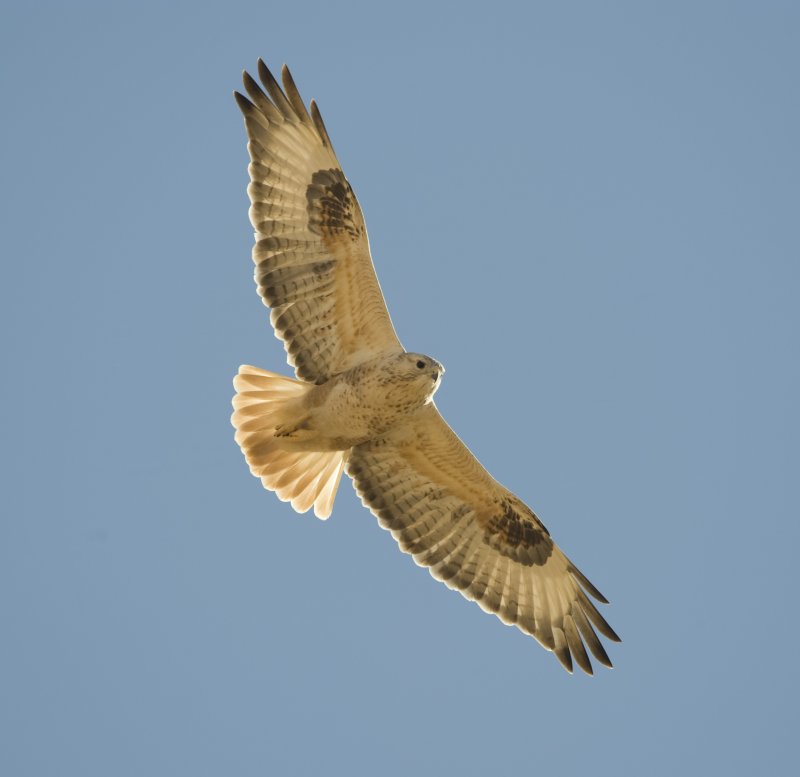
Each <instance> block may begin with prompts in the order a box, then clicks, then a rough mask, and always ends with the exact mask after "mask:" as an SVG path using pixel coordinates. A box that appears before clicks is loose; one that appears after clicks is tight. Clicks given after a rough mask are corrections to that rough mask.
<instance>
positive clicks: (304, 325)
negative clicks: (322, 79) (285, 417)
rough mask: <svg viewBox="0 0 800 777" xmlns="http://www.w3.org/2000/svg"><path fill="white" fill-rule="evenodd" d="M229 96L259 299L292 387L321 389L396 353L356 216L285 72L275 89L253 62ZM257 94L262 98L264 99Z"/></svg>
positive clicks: (314, 116)
mask: <svg viewBox="0 0 800 777" xmlns="http://www.w3.org/2000/svg"><path fill="white" fill-rule="evenodd" d="M258 73H259V77H260V78H261V83H262V85H263V89H262V87H261V86H259V85H258V84H257V83H256V81H255V80H254V79H253V78H252V77H251V76H250V75H249V74H248V73H245V74H244V87H245V91H246V92H247V94H248V95H249V98H250V99H248V98H247V97H245V96H244V95H242V94H239V93H238V92H236V93H235V97H236V101H237V103H238V104H239V108H240V109H241V111H242V113H243V114H244V123H245V127H246V129H247V136H248V139H249V143H248V144H247V148H248V151H249V152H250V159H251V162H250V168H249V170H250V179H251V183H250V186H249V187H248V194H249V195H250V201H251V207H250V221H251V222H252V224H253V227H254V229H255V230H256V232H255V239H256V244H255V247H254V248H253V261H254V262H255V265H256V270H255V278H256V283H257V284H258V293H259V294H260V295H261V297H262V299H263V301H264V304H266V305H268V306H269V307H271V308H272V313H271V316H270V320H271V322H272V325H273V326H274V327H275V333H276V335H277V336H278V337H279V338H280V339H282V340H283V341H284V346H285V348H286V350H287V352H288V354H289V356H288V359H289V363H290V364H291V365H292V366H293V367H294V368H295V372H296V374H297V377H298V378H302V379H303V380H307V381H311V382H313V383H324V382H325V381H326V380H327V379H328V378H329V377H330V376H331V375H335V374H336V373H338V372H341V371H343V370H346V369H348V368H349V367H352V366H354V365H356V364H358V363H360V362H362V361H365V360H366V359H370V358H373V357H375V356H379V355H381V354H388V353H393V352H398V351H402V350H403V348H402V346H401V345H400V341H399V340H398V339H397V335H396V334H395V331H394V328H393V326H392V322H391V319H390V318H389V312H388V310H387V309H386V303H385V301H384V299H383V294H381V289H380V286H379V285H378V279H377V277H376V276H375V270H374V269H373V266H372V259H371V257H370V253H369V241H368V239H367V230H366V226H365V225H364V217H363V215H362V213H361V208H360V207H359V205H358V201H357V200H356V196H355V194H354V193H353V189H352V188H351V186H350V184H349V183H348V181H347V179H346V178H345V177H344V173H342V169H341V167H340V165H339V162H338V160H337V159H336V154H335V153H334V151H333V147H332V145H331V141H330V138H329V137H328V133H327V131H326V129H325V125H324V124H323V123H322V117H321V116H320V114H319V110H318V109H317V106H316V104H315V103H314V101H313V100H312V101H311V112H310V113H309V112H308V111H307V110H306V107H305V105H304V103H303V100H302V98H301V97H300V94H299V93H298V91H297V87H296V86H295V84H294V81H293V80H292V76H291V74H290V73H289V70H288V68H286V67H285V66H284V68H283V71H282V73H281V76H282V80H283V89H281V87H280V86H279V85H278V83H277V81H276V80H275V78H274V77H273V75H272V73H270V71H269V70H268V69H267V67H266V65H264V63H263V62H262V61H261V60H259V62H258ZM264 90H266V91H264Z"/></svg>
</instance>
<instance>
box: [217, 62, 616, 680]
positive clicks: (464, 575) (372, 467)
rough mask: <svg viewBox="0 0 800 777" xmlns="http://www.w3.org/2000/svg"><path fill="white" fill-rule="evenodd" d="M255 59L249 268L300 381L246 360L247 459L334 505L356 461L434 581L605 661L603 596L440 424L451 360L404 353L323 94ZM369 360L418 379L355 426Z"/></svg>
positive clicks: (572, 652)
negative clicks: (401, 397)
mask: <svg viewBox="0 0 800 777" xmlns="http://www.w3.org/2000/svg"><path fill="white" fill-rule="evenodd" d="M258 72H259V76H260V78H261V82H262V84H263V90H262V88H261V87H260V86H259V85H258V84H257V83H256V81H255V80H254V79H253V78H251V77H250V76H249V75H248V74H247V73H245V74H244V86H245V90H246V91H247V94H248V96H249V99H248V98H246V97H244V96H243V95H241V94H238V93H236V100H237V102H238V104H239V107H240V108H241V110H242V113H243V114H244V118H245V126H246V128H247V133H248V137H249V143H248V149H249V152H250V157H251V164H250V177H251V184H250V186H249V187H248V193H249V195H250V199H251V202H252V206H251V208H250V219H251V222H252V224H253V226H254V228H255V230H256V233H255V237H256V245H255V247H254V249H253V260H254V262H255V264H256V271H255V277H256V283H257V284H258V292H259V294H260V295H261V297H262V299H263V300H264V303H265V304H266V305H268V306H269V307H271V308H272V314H271V321H272V324H273V326H274V327H275V332H276V335H277V336H278V337H280V338H281V339H282V340H283V341H284V345H285V347H286V350H287V352H288V354H289V356H288V358H289V362H290V364H292V365H293V366H294V367H295V372H296V375H297V378H299V379H300V380H299V381H293V380H291V379H288V378H282V377H280V376H276V375H273V374H272V373H268V372H265V371H262V370H258V369H257V368H253V367H243V368H242V369H241V370H240V374H239V376H237V379H236V381H235V385H236V388H237V396H236V398H235V400H234V407H235V408H236V412H235V413H234V416H233V422H234V425H235V426H236V428H237V435H236V439H237V442H239V444H240V445H241V447H242V449H243V451H244V453H245V455H246V456H247V460H248V463H249V464H250V467H251V471H252V472H253V474H255V475H257V476H258V477H260V478H261V479H262V482H263V483H264V485H265V487H267V488H269V489H271V490H274V491H276V493H277V494H278V496H280V498H282V499H287V500H291V501H292V504H293V506H294V507H295V508H296V509H298V510H301V511H305V510H307V509H309V508H310V507H311V506H312V505H313V506H314V509H315V512H316V513H317V515H319V516H320V517H327V516H328V515H329V514H330V510H331V509H332V506H333V499H334V497H335V492H336V487H337V486H338V482H339V477H340V476H341V472H342V469H343V468H344V467H345V466H346V471H347V473H348V475H350V477H351V478H352V479H353V481H354V484H355V487H356V490H357V491H358V493H359V495H360V496H361V499H362V501H363V502H364V504H365V505H366V506H368V507H369V508H370V509H371V510H372V512H373V513H374V514H375V515H376V516H377V517H378V520H379V522H380V524H381V526H383V527H384V528H385V529H387V530H389V531H391V533H392V536H393V537H394V538H395V539H396V540H397V542H398V543H399V545H400V548H401V549H402V550H403V551H405V552H406V553H410V554H411V555H412V556H413V557H414V560H415V561H416V562H417V563H418V564H419V565H421V566H425V567H428V568H429V569H430V572H431V574H432V575H433V576H434V577H435V578H437V579H438V580H441V581H443V582H444V583H445V584H446V585H448V586H449V587H450V588H454V589H456V590H459V591H460V592H461V593H462V594H463V595H464V596H465V597H466V598H467V599H471V600H473V601H476V602H477V603H478V604H479V605H480V606H481V607H482V608H483V609H484V610H486V611H487V612H491V613H494V614H496V615H497V616H498V617H499V618H500V619H501V620H503V622H505V623H509V624H514V625H516V626H517V627H518V628H519V629H520V630H521V631H523V632H525V633H526V634H530V635H532V636H534V637H535V638H536V639H537V640H538V641H539V642H540V643H541V644H542V645H543V646H544V647H545V648H547V649H548V650H551V651H553V652H554V653H555V655H556V656H557V658H558V659H559V661H560V662H561V663H562V665H563V666H564V667H565V668H566V669H567V670H568V671H572V665H573V660H574V661H575V663H577V664H578V666H580V667H581V668H582V669H583V670H584V671H586V672H588V673H590V674H591V672H592V666H591V662H590V660H589V656H588V653H587V651H586V648H587V647H588V648H589V651H590V652H591V653H592V654H593V655H594V656H595V658H596V659H597V660H598V661H600V662H601V663H603V664H605V665H606V666H611V662H610V660H609V658H608V655H607V654H606V651H605V649H604V648H603V645H602V644H601V642H600V640H599V639H598V637H597V635H596V633H595V629H597V630H598V631H599V632H600V633H601V634H603V635H604V636H606V637H607V638H608V639H611V640H614V641H618V639H619V638H618V637H617V635H616V634H615V633H614V631H613V630H612V629H611V627H610V626H609V625H608V624H607V623H606V621H605V620H604V619H603V617H602V616H601V615H600V613H599V612H598V610H597V608H596V607H595V606H594V605H593V604H592V602H591V601H590V599H589V596H587V593H588V594H589V595H591V596H593V597H594V598H595V599H597V600H599V601H601V602H606V600H605V598H604V597H603V596H602V595H601V594H600V592H599V591H598V590H597V589H596V588H595V587H594V586H593V585H592V584H591V583H590V582H589V581H588V580H587V579H586V578H585V577H584V576H583V574H581V572H579V571H578V570H577V569H576V568H575V567H574V565H573V564H572V563H571V562H570V561H569V559H567V557H566V556H565V555H564V554H563V553H562V552H561V550H560V549H559V548H558V546H557V545H556V544H555V543H554V542H553V540H552V539H551V537H550V535H549V533H548V531H547V529H546V528H545V527H544V526H543V525H542V523H541V522H540V521H539V519H538V518H537V516H536V515H535V514H534V513H533V511H532V510H530V509H529V508H528V507H527V506H526V505H525V504H524V503H523V502H522V501H521V500H520V499H519V498H518V497H516V496H515V495H514V494H512V493H511V492H510V491H508V490H507V489H506V488H504V487H503V486H501V485H500V484H499V483H497V481H495V480H494V479H493V478H492V477H491V476H490V475H489V473H488V472H487V471H486V470H485V469H484V468H483V467H482V466H481V464H480V462H478V460H477V459H476V458H475V457H474V456H473V455H472V453H470V451H469V450H468V449H467V447H466V446H465V445H464V444H463V443H462V442H461V440H459V438H458V437H457V436H456V435H455V433H454V432H453V431H452V430H451V429H450V427H449V426H448V425H447V424H446V423H445V421H444V419H443V418H442V417H441V415H440V414H439V412H438V410H437V409H436V407H435V405H434V404H433V403H432V401H431V397H432V395H433V393H434V392H435V390H436V388H437V387H438V381H439V379H440V378H441V372H442V371H443V370H442V368H441V365H438V362H436V361H435V360H431V359H430V358H429V357H424V356H419V357H417V355H413V354H411V355H406V354H405V353H404V351H403V348H402V345H401V344H400V342H399V340H398V338H397V336H396V334H395V331H394V328H393V326H392V322H391V319H390V318H389V313H388V311H387V309H386V305H385V302H384V300H383V295H382V294H381V291H380V287H379V285H378V281H377V278H376V276H375V272H374V269H373V266H372V260H371V257H370V252H369V243H368V239H367V232H366V227H365V224H364V218H363V215H362V213H361V208H360V207H359V205H358V201H357V200H356V198H355V194H354V193H353V190H352V188H351V187H350V184H349V183H348V182H347V180H346V178H345V177H344V174H343V173H342V170H341V167H340V165H339V162H338V160H337V159H336V156H335V154H334V151H333V147H332V145H331V142H330V138H329V136H328V133H327V130H326V129H325V126H324V124H323V122H322V118H321V116H320V114H319V111H318V109H317V106H316V104H315V103H314V102H313V101H312V102H311V111H310V113H309V112H308V111H307V110H306V108H305V106H304V104H303V101H302V99H301V97H300V95H299V93H298V91H297V88H296V86H295V84H294V81H293V80H292V77H291V75H290V74H289V71H288V69H287V68H286V67H285V66H284V68H283V71H282V80H283V89H281V87H280V86H279V85H278V83H277V82H276V80H275V79H274V78H273V76H272V74H271V73H270V72H269V70H268V69H267V67H266V66H265V65H264V63H263V62H262V61H260V60H259V63H258ZM406 358H407V359H410V362H409V363H408V364H405V363H402V364H401V362H398V361H397V360H398V359H400V360H402V359H406ZM415 360H416V365H417V367H418V368H419V370H420V371H421V372H420V373H419V375H417V374H416V373H414V365H413V362H414V361H415ZM365 364H369V365H372V366H370V367H369V370H371V372H370V374H371V375H372V378H371V379H373V380H374V378H375V375H377V376H378V378H379V379H380V376H381V375H383V374H387V375H388V372H386V371H387V370H389V367H388V366H387V365H394V366H393V367H392V368H391V369H396V370H399V372H398V373H397V374H401V373H402V372H403V370H406V371H407V372H408V375H405V377H403V380H404V381H407V383H408V385H409V386H412V385H413V386H416V388H413V389H411V388H409V389H408V392H410V393H407V396H408V397H409V398H410V399H409V404H408V408H409V409H408V410H407V411H404V414H403V415H402V417H401V419H400V420H399V421H398V420H396V419H395V415H396V413H395V415H392V416H391V422H389V421H387V423H386V424H384V425H383V426H381V424H380V423H377V424H376V422H375V421H374V419H373V421H371V422H370V423H372V426H370V425H369V424H367V425H366V426H364V429H366V430H367V431H361V432H359V433H358V434H357V435H356V433H355V432H353V434H354V435H355V436H353V437H352V438H347V437H346V434H345V433H343V432H342V422H343V420H344V421H345V422H346V421H347V419H348V418H349V416H347V413H352V412H353V411H352V409H347V408H351V407H352V404H353V402H354V401H355V399H356V398H357V397H359V396H364V393H363V392H364V391H366V390H368V389H369V390H372V388H370V387H369V386H367V385H366V384H359V382H358V381H359V380H360V378H359V375H362V374H365V369H366V368H365V367H363V366H361V365H365ZM423 364H424V370H423ZM397 365H400V366H399V367H398V366H397ZM426 371H427V372H426ZM423 372H424V375H423ZM428 372H431V375H430V376H428ZM392 380H394V378H392ZM398 380H399V379H398ZM426 380H427V381H428V383H430V381H433V382H432V383H430V385H428V383H426V382H425V381H426ZM378 382H380V380H379V381H378ZM383 382H384V384H388V383H389V382H390V379H389V378H388V377H387V378H386V380H384V381H383ZM312 384H313V385H312ZM405 385H406V384H405V383H404V384H403V386H405ZM401 388H402V387H401ZM376 390H377V389H376ZM402 390H403V391H406V389H405V388H402ZM359 391H360V392H361V393H360V394H359V393H358V392H359ZM415 392H416V393H415ZM371 396H372V395H371ZM378 396H379V395H378V394H375V395H374V396H373V397H372V398H373V399H374V398H375V397H378ZM380 396H384V395H383V394H381V395H380ZM331 397H333V399H331ZM334 400H335V401H334ZM348 403H349V404H348ZM404 407H405V406H404ZM326 413H327V415H326ZM343 414H344V415H343ZM377 417H378V421H380V415H378V416H377ZM388 417H389V415H388V409H387V418H388ZM355 418H356V416H355V415H353V419H355ZM358 418H359V419H360V418H361V416H358ZM352 426H353V428H356V427H357V424H355V423H354V424H353V425H352ZM384 427H385V428H384ZM334 428H336V429H337V431H336V433H335V434H334V432H333V429H334ZM344 428H345V429H347V428H349V427H348V424H347V423H344ZM359 428H360V427H359ZM370 429H376V430H379V431H376V432H369V430H370ZM334 448H336V450H334Z"/></svg>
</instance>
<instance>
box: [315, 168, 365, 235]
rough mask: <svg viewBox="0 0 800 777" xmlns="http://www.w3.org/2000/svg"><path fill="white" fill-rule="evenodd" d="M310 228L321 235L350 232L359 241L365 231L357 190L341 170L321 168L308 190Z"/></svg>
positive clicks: (347, 233)
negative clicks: (356, 194)
mask: <svg viewBox="0 0 800 777" xmlns="http://www.w3.org/2000/svg"><path fill="white" fill-rule="evenodd" d="M306 201H307V202H308V218H309V229H310V230H311V231H312V232H313V233H314V234H317V235H333V236H337V237H339V236H344V235H347V236H349V237H350V239H351V240H352V241H353V242H355V241H357V240H359V239H360V238H361V236H362V233H363V228H362V226H361V225H360V223H357V222H360V221H361V219H360V218H357V209H358V205H357V204H356V197H355V194H353V189H352V188H351V186H350V184H349V183H348V182H347V179H346V178H345V177H344V173H343V172H342V171H341V170H337V169H331V170H317V172H316V173H314V175H312V176H311V183H310V184H309V186H308V188H307V189H306Z"/></svg>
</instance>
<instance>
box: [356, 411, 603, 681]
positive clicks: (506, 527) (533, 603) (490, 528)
mask: <svg viewBox="0 0 800 777" xmlns="http://www.w3.org/2000/svg"><path fill="white" fill-rule="evenodd" d="M347 469H348V474H349V475H350V477H351V478H353V481H354V483H355V487H356V490H357V491H358V494H359V496H360V497H361V500H362V501H363V502H364V504H365V505H366V506H367V507H369V508H370V510H371V511H372V512H373V513H374V514H375V515H376V516H377V518H378V521H379V522H380V524H381V526H382V527H383V528H384V529H387V530H389V531H391V533H392V536H393V537H394V538H395V540H397V542H398V543H399V545H400V549H401V550H403V551H404V552H406V553H410V554H411V555H412V556H413V557H414V560H415V561H416V562H417V564H419V565H420V566H424V567H429V569H430V573H431V574H432V575H433V576H434V577H435V578H436V579H437V580H441V581H442V582H443V583H445V585H447V586H449V587H450V588H454V589H456V590H458V591H460V592H461V593H462V594H463V595H464V596H465V597H466V598H467V599H471V600H473V601H475V602H477V603H478V604H479V605H480V606H481V607H482V608H483V609H484V610H486V612H490V613H494V614H496V615H497V616H498V617H499V618H500V619H501V620H502V621H503V622H504V623H508V624H514V625H516V626H517V627H518V628H519V629H520V630H521V631H523V632H525V633H526V634H530V635H532V636H533V637H535V638H536V639H537V640H538V641H539V642H540V643H541V644H542V645H543V646H544V647H545V648H547V649H548V650H551V651H553V652H554V653H555V654H556V656H557V657H558V660H559V661H560V662H561V663H562V665H563V666H564V668H565V669H567V671H570V672H571V671H572V661H573V659H574V660H575V662H576V663H577V664H578V665H579V666H580V667H581V669H583V670H584V671H585V672H587V673H589V674H591V673H592V665H591V662H590V660H589V656H588V654H587V652H586V647H588V648H589V650H590V651H591V652H592V653H593V654H594V656H595V657H596V658H597V660H598V661H600V663H602V664H605V665H606V666H611V661H610V660H609V658H608V655H607V654H606V651H605V649H604V648H603V645H602V644H601V642H600V640H599V639H598V637H597V634H596V633H595V630H594V629H595V628H596V629H597V630H598V631H599V632H600V633H601V634H603V635H605V636H606V637H608V638H609V639H611V640H614V641H618V640H619V637H617V635H616V634H615V633H614V631H613V629H612V628H611V627H610V626H609V625H608V623H606V621H605V619H604V618H603V616H602V615H600V613H599V612H598V611H597V608H596V607H595V606H594V604H592V602H591V601H590V599H589V597H588V596H587V593H588V594H591V595H592V596H593V597H594V598H595V599H597V600H598V601H601V602H604V603H606V599H605V598H604V597H603V595H602V594H601V593H600V592H599V591H598V590H597V589H596V588H595V587H594V586H593V585H592V584H591V583H590V582H589V581H588V580H587V579H586V577H584V575H583V574H582V573H581V572H580V571H578V569H576V568H575V566H574V565H573V564H572V563H571V562H570V561H569V559H568V558H567V557H566V556H565V555H564V554H563V553H562V552H561V550H560V549H559V548H558V546H557V545H556V544H555V543H554V542H553V540H552V539H551V538H550V534H549V532H548V531H547V529H546V528H545V527H544V526H543V525H542V523H541V521H540V520H539V519H538V518H537V517H536V515H535V514H534V513H533V511H532V510H530V508H528V507H527V506H526V505H525V504H524V503H523V502H522V501H521V500H520V499H519V498H517V497H516V496H514V494H512V493H511V492H510V491H508V490H507V489H505V488H503V486H501V485H500V484H499V483H498V482H497V481H495V480H494V479H493V478H492V477H491V475H489V473H488V472H487V471H486V470H485V469H484V468H483V466H482V465H481V463H480V462H479V461H478V460H477V459H476V458H475V457H474V456H473V455H472V453H470V451H469V449H468V448H467V447H466V445H464V443H462V442H461V440H460V439H459V438H458V437H457V436H456V434H455V433H454V432H453V430H452V429H451V428H450V427H449V426H448V425H447V423H445V421H444V419H443V418H442V416H441V415H440V414H439V411H438V410H437V409H436V407H435V406H434V405H433V404H430V405H427V406H425V407H424V408H423V409H422V410H421V411H419V412H418V413H416V414H415V415H413V416H411V417H410V418H409V420H408V421H407V422H405V423H403V424H402V425H400V426H399V427H396V428H395V429H393V430H392V431H391V432H389V433H387V434H386V435H384V436H383V437H381V438H378V439H375V440H371V441H369V442H366V443H364V444H362V445H358V446H356V447H355V448H353V450H352V452H351V454H350V459H349V462H348V465H347ZM593 627H594V628H593Z"/></svg>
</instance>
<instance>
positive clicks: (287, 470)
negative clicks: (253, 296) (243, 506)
mask: <svg viewBox="0 0 800 777" xmlns="http://www.w3.org/2000/svg"><path fill="white" fill-rule="evenodd" d="M233 385H234V388H235V389H236V395H235V396H234V398H233V407H234V413H233V416H232V417H231V422H232V423H233V425H234V426H235V427H236V437H235V439H236V442H237V443H238V444H239V447H240V448H241V449H242V453H244V455H245V458H246V459H247V463H248V464H249V465H250V472H252V473H253V475H255V476H256V477H259V478H261V482H262V484H263V485H264V488H267V489H269V490H270V491H274V492H275V493H276V494H277V496H278V498H279V499H281V500H282V501H284V502H291V504H292V507H293V508H294V509H295V510H297V511H298V512H300V513H304V512H306V511H307V510H309V509H310V508H311V507H312V506H313V507H314V514H315V515H316V516H317V517H318V518H323V519H324V518H328V517H329V516H330V514H331V512H332V510H333V502H334V499H335V498H336V490H337V489H338V487H339V481H340V480H341V477H342V472H343V471H344V467H345V464H346V462H347V456H348V453H349V451H314V450H310V451H309V450H296V449H294V450H293V449H292V440H291V439H285V438H284V437H277V436H276V431H277V430H278V428H279V427H281V428H287V427H288V428H291V427H293V426H295V425H297V424H298V423H299V422H300V421H302V418H300V417H299V415H298V414H299V413H301V412H302V411H301V410H299V409H298V404H299V403H298V401H297V400H300V399H302V397H303V396H304V394H305V393H306V392H308V391H310V390H311V388H312V387H311V385H310V384H308V383H304V382H302V381H298V380H293V379H292V378H287V377H285V376H283V375H277V374H275V373H273V372H268V371H267V370H260V369H258V368H257V367H250V366H242V367H240V368H239V374H238V375H237V376H236V377H235V378H234V380H233Z"/></svg>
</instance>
